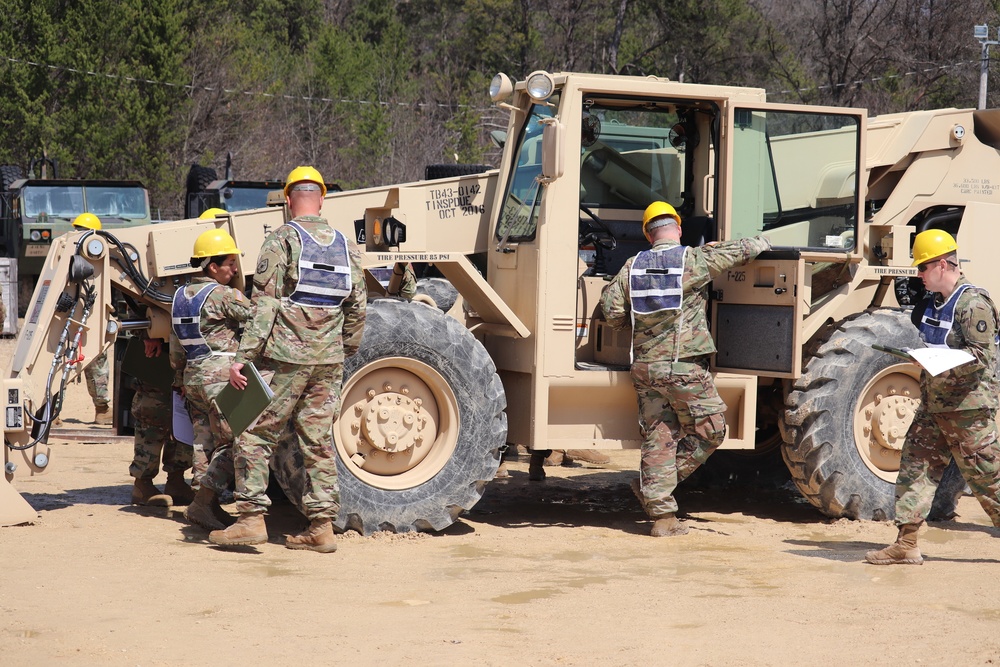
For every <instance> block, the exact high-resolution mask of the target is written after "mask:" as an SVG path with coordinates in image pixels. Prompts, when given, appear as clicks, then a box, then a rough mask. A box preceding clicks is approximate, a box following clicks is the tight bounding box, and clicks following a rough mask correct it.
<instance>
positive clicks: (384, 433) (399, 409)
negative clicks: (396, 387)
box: [362, 387, 427, 452]
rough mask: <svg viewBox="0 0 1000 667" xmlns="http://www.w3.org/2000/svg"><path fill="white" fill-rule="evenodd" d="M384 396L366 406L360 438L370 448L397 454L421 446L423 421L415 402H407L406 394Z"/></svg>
mask: <svg viewBox="0 0 1000 667" xmlns="http://www.w3.org/2000/svg"><path fill="white" fill-rule="evenodd" d="M401 391H402V392H403V393H399V394H397V393H395V392H391V391H389V392H387V393H385V394H380V395H377V396H376V397H375V398H374V399H373V400H372V401H370V402H369V403H368V407H367V409H366V410H365V419H364V421H363V422H362V427H363V430H364V436H365V438H366V439H367V440H368V442H369V443H371V445H372V446H373V447H376V448H377V449H381V450H382V451H384V452H399V451H403V450H406V449H409V448H410V447H413V446H414V445H416V444H419V443H421V442H423V440H424V429H425V427H426V426H427V417H426V415H424V414H421V410H420V404H421V403H422V402H423V401H421V400H420V399H419V398H418V399H417V400H415V401H414V400H410V398H409V397H407V396H406V394H408V393H409V390H408V389H407V388H406V387H402V388H401Z"/></svg>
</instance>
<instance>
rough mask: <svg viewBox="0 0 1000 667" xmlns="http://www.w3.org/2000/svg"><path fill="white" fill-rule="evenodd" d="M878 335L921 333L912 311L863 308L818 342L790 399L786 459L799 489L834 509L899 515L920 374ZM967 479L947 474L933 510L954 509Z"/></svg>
mask: <svg viewBox="0 0 1000 667" xmlns="http://www.w3.org/2000/svg"><path fill="white" fill-rule="evenodd" d="M873 343H877V344H880V345H885V346H890V347H916V346H919V345H920V340H919V337H918V335H917V331H916V328H915V327H914V326H913V325H912V324H911V323H910V319H909V313H908V312H907V311H903V310H893V309H881V310H873V311H866V312H864V313H860V314H858V315H856V316H854V317H853V318H851V319H848V320H845V321H844V322H842V323H840V325H839V326H837V327H836V329H834V330H833V331H832V332H831V335H830V336H829V338H828V339H827V340H825V341H824V342H822V343H821V344H820V345H819V347H818V348H817V349H816V352H815V355H814V356H813V357H812V358H810V359H809V360H808V363H807V366H806V368H805V372H804V373H803V374H802V377H800V378H799V379H798V381H796V382H795V385H794V386H793V388H792V391H791V392H790V393H789V394H788V397H787V398H786V401H785V406H786V409H785V412H784V415H783V419H782V423H781V429H782V436H783V438H784V441H785V445H784V447H783V448H782V456H783V457H784V459H785V464H786V465H787V466H788V469H789V471H790V472H791V475H792V480H793V481H794V482H795V484H796V486H797V487H798V488H799V491H801V492H802V495H804V496H805V497H806V498H807V499H808V500H809V502H811V503H812V504H813V505H815V506H816V507H818V508H819V509H820V511H822V512H823V513H824V514H826V515H828V516H832V517H849V518H852V519H866V520H875V521H883V520H887V519H892V518H894V517H895V480H896V476H897V474H898V471H899V454H900V450H901V448H902V444H903V440H904V437H905V435H906V429H907V428H908V427H909V424H910V423H911V422H912V421H913V413H914V410H915V409H916V407H917V405H918V404H919V400H920V389H919V376H920V374H919V369H918V368H917V367H916V366H915V365H914V364H910V363H906V362H900V360H899V359H898V358H896V357H893V356H891V355H889V354H885V353H883V352H878V351H876V350H873V349H872V347H871V345H872V344H873ZM955 472H957V470H956V471H955ZM956 478H957V479H956ZM964 487H965V482H964V480H962V477H961V475H956V474H955V473H949V474H946V475H945V477H944V479H943V480H942V483H941V485H940V487H939V488H938V494H937V497H936V498H935V517H934V518H945V517H948V516H949V515H953V514H954V506H955V502H957V499H958V497H959V496H960V495H961V490H962V489H964Z"/></svg>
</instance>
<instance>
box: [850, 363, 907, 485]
mask: <svg viewBox="0 0 1000 667" xmlns="http://www.w3.org/2000/svg"><path fill="white" fill-rule="evenodd" d="M919 377H920V371H919V370H918V369H917V367H916V366H914V365H913V364H896V365H893V366H889V367H888V368H885V369H883V370H882V371H881V372H880V373H879V374H878V375H876V376H875V377H873V378H872V379H871V380H869V381H868V384H867V385H866V386H865V389H864V391H862V392H861V395H860V396H859V397H858V403H857V406H856V409H855V412H854V441H855V443H856V444H857V447H858V452H859V453H860V454H861V458H862V459H863V460H864V462H865V465H867V466H868V468H869V469H870V470H871V471H872V472H873V473H875V474H876V475H878V476H879V477H881V478H882V479H884V480H886V481H888V482H894V481H895V480H896V475H897V474H898V473H899V461H900V457H901V454H902V450H903V443H904V442H905V441H906V433H907V431H909V429H910V424H912V423H913V417H914V415H915V414H916V410H917V406H918V405H919V404H920V384H919V382H918V378H919Z"/></svg>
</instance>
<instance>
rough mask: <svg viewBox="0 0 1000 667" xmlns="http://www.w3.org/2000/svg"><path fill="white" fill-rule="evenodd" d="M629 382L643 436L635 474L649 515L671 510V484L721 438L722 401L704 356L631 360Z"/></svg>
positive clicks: (673, 506)
mask: <svg viewBox="0 0 1000 667" xmlns="http://www.w3.org/2000/svg"><path fill="white" fill-rule="evenodd" d="M632 384H633V385H634V386H635V391H636V394H637V395H638V398H639V427H640V429H641V430H642V438H643V442H642V460H641V462H640V466H639V480H640V484H641V488H642V495H643V498H644V499H645V510H646V513H647V514H648V515H649V516H650V517H652V518H654V519H655V518H658V517H662V516H664V515H667V514H674V513H676V512H677V501H676V500H675V499H674V496H673V493H674V489H676V488H677V485H678V484H679V483H680V482H682V481H683V480H685V479H686V478H687V477H688V476H689V475H691V473H693V472H694V471H695V470H697V469H698V467H699V466H700V465H701V464H702V463H704V462H705V461H706V460H708V457H709V456H711V454H712V452H714V451H715V450H716V449H717V448H718V446H719V445H721V444H722V441H723V440H724V439H725V437H726V419H725V415H724V414H723V412H724V411H725V409H726V404H725V403H724V402H723V401H722V398H721V397H720V396H719V392H718V391H717V390H716V388H715V381H714V380H713V379H712V374H711V373H709V372H708V364H707V363H706V362H701V361H695V362H690V361H679V362H677V363H671V362H669V361H663V362H653V363H643V362H636V363H633V364H632Z"/></svg>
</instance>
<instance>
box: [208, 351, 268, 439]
mask: <svg viewBox="0 0 1000 667" xmlns="http://www.w3.org/2000/svg"><path fill="white" fill-rule="evenodd" d="M243 375H245V376H246V378H247V386H246V389H243V390H239V389H237V388H236V387H234V386H233V385H231V384H228V383H227V384H226V386H225V387H224V388H223V389H222V391H220V392H219V395H218V396H216V397H215V405H216V406H217V407H218V408H219V412H221V413H222V415H223V416H224V417H225V418H226V421H227V422H229V428H230V429H232V431H233V437H237V436H239V435H240V434H241V433H243V431H246V430H247V429H250V428H253V427H254V425H256V423H257V420H258V419H260V416H261V415H262V414H264V410H266V409H267V406H269V405H270V404H271V400H272V399H274V392H273V391H271V387H269V386H268V383H267V382H265V381H264V378H263V377H261V375H260V372H259V371H258V370H257V367H256V366H254V365H253V364H246V365H245V366H243Z"/></svg>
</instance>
